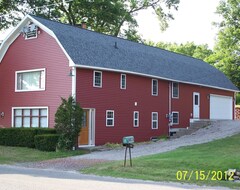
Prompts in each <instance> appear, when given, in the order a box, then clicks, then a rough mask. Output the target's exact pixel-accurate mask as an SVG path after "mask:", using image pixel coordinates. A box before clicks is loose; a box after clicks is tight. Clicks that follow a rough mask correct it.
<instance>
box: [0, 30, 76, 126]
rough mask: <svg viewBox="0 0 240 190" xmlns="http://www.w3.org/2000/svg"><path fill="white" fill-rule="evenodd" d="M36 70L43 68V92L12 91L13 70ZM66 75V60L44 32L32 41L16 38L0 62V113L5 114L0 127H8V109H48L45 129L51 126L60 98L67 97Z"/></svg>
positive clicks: (9, 124) (67, 67)
mask: <svg viewBox="0 0 240 190" xmlns="http://www.w3.org/2000/svg"><path fill="white" fill-rule="evenodd" d="M39 68H46V90H45V91H39V92H15V71H20V70H32V69H39ZM68 74H69V66H68V60H67V58H66V56H65V55H64V53H63V51H62V50H61V49H60V47H59V45H58V44H57V43H56V41H55V39H53V38H52V37H51V36H50V35H48V34H47V33H45V32H44V31H41V33H40V34H39V35H38V37H37V38H36V39H30V40H25V39H24V37H23V36H22V35H20V36H19V37H18V38H17V39H16V40H15V41H14V43H13V44H12V45H11V46H10V47H9V49H8V51H7V53H6V55H5V57H4V59H3V61H2V62H1V63H0V112H4V113H5V117H4V118H0V126H5V127H10V126H11V114H12V113H11V111H12V107H31V106H48V111H49V121H48V122H49V127H53V126H54V115H55V112H56V109H57V107H58V106H59V104H60V102H61V99H60V97H68V96H69V95H71V87H72V86H71V84H72V83H71V80H72V79H71V77H69V76H67V75H68Z"/></svg>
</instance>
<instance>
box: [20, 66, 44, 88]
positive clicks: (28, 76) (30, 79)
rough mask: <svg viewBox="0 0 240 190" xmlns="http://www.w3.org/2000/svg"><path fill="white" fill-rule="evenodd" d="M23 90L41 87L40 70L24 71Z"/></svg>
mask: <svg viewBox="0 0 240 190" xmlns="http://www.w3.org/2000/svg"><path fill="white" fill-rule="evenodd" d="M21 87H22V88H21V90H36V89H40V72H39V71H37V72H29V73H22V80H21Z"/></svg>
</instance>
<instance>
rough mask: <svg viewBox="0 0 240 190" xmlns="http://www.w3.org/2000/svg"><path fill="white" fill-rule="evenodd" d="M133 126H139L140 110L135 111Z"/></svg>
mask: <svg viewBox="0 0 240 190" xmlns="http://www.w3.org/2000/svg"><path fill="white" fill-rule="evenodd" d="M133 127H139V112H138V111H134V112H133Z"/></svg>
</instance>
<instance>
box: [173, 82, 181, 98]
mask: <svg viewBox="0 0 240 190" xmlns="http://www.w3.org/2000/svg"><path fill="white" fill-rule="evenodd" d="M173 83H177V84H178V96H177V97H174V96H173ZM172 98H174V99H179V83H178V82H172Z"/></svg>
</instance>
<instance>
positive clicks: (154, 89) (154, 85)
mask: <svg viewBox="0 0 240 190" xmlns="http://www.w3.org/2000/svg"><path fill="white" fill-rule="evenodd" d="M152 94H153V95H157V94H158V81H157V80H152Z"/></svg>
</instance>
